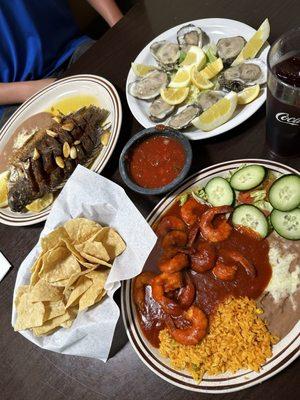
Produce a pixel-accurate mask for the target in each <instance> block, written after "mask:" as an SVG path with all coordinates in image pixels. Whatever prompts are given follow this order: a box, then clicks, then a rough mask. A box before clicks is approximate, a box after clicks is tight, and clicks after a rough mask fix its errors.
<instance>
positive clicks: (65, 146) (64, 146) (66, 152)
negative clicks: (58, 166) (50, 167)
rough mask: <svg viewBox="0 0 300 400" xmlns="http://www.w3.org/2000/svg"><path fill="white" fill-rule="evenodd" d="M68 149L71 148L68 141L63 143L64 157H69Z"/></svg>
mask: <svg viewBox="0 0 300 400" xmlns="http://www.w3.org/2000/svg"><path fill="white" fill-rule="evenodd" d="M70 150H71V148H70V145H69V143H68V142H65V143H64V145H63V155H64V157H65V158H68V157H69V155H70Z"/></svg>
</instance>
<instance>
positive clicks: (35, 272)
mask: <svg viewBox="0 0 300 400" xmlns="http://www.w3.org/2000/svg"><path fill="white" fill-rule="evenodd" d="M42 265H43V256H39V257H38V258H37V259H36V261H35V263H34V264H33V266H32V267H31V277H30V286H34V285H35V284H36V283H37V282H38V281H39V279H40V277H39V272H40V270H41V268H42Z"/></svg>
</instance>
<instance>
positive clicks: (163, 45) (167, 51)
mask: <svg viewBox="0 0 300 400" xmlns="http://www.w3.org/2000/svg"><path fill="white" fill-rule="evenodd" d="M150 52H151V54H152V56H153V57H154V58H155V60H156V61H157V63H158V64H159V65H160V66H161V68H162V69H164V70H166V71H170V70H172V69H174V67H175V65H176V63H177V62H178V60H179V57H180V49H179V46H178V44H177V43H171V42H168V41H167V40H161V41H160V42H155V43H152V45H151V46H150Z"/></svg>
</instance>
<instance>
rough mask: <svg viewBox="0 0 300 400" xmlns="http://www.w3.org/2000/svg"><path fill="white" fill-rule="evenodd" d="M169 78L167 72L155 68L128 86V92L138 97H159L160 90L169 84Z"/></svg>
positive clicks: (147, 98) (144, 98) (143, 98)
mask: <svg viewBox="0 0 300 400" xmlns="http://www.w3.org/2000/svg"><path fill="white" fill-rule="evenodd" d="M168 82H169V78H168V75H167V74H166V72H163V71H159V70H154V71H151V72H149V73H148V74H147V75H145V76H144V77H143V78H142V79H138V80H136V81H134V82H132V83H130V84H129V86H128V92H129V93H130V94H131V95H132V96H134V97H137V98H138V99H142V100H151V99H154V98H155V97H157V96H158V95H159V93H160V90H161V89H163V88H165V87H166V86H167V85H168Z"/></svg>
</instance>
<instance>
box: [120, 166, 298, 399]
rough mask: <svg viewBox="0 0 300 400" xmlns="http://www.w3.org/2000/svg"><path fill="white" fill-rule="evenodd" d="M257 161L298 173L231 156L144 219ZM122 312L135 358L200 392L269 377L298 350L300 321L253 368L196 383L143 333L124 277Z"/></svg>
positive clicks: (177, 383) (225, 389)
mask: <svg viewBox="0 0 300 400" xmlns="http://www.w3.org/2000/svg"><path fill="white" fill-rule="evenodd" d="M245 163H247V164H261V165H264V166H265V167H267V168H270V169H272V170H274V171H278V172H280V173H283V174H287V173H294V174H299V173H298V172H297V171H295V170H294V169H292V168H290V167H288V166H285V165H283V164H279V163H277V162H273V161H266V160H259V159H258V160H256V159H250V160H249V159H247V160H235V161H227V162H224V163H221V164H217V165H214V166H211V167H208V168H205V169H203V170H202V171H200V172H197V173H195V174H194V175H192V176H191V177H190V178H188V179H186V180H185V182H184V183H183V185H182V186H181V187H180V188H179V189H177V190H175V191H173V192H171V193H169V194H168V195H167V196H166V197H165V198H164V199H162V200H161V201H160V203H159V204H158V205H157V206H156V207H155V208H154V209H153V211H152V212H151V213H150V215H149V216H148V219H147V220H148V222H149V224H150V225H153V224H154V223H155V222H156V221H158V219H159V218H161V216H162V215H163V214H164V213H165V212H166V210H167V209H168V208H169V207H170V206H171V205H172V204H173V202H174V199H175V198H176V197H177V196H179V195H180V194H182V193H184V192H185V191H187V190H190V189H192V188H193V187H198V188H199V187H202V186H205V184H206V182H207V181H208V180H209V179H211V178H212V177H214V176H225V175H228V172H229V171H230V170H233V169H235V168H237V167H239V166H240V165H241V164H245ZM121 301H122V304H121V306H122V316H123V321H124V324H125V327H126V332H127V335H128V338H129V340H130V342H131V344H132V346H133V348H134V350H135V351H136V353H137V355H138V356H139V358H140V359H141V360H142V361H143V362H144V364H146V365H147V367H148V368H150V369H151V371H153V372H154V373H155V374H156V375H158V376H159V377H161V378H162V379H164V380H166V381H167V382H169V383H171V384H173V385H175V386H178V387H181V388H183V389H186V390H191V391H195V392H203V393H229V392H235V391H238V390H242V389H246V388H248V387H250V386H254V385H257V384H258V383H261V382H263V381H265V380H266V379H269V378H271V377H272V376H273V375H275V374H277V373H278V372H279V371H281V370H282V369H284V368H285V367H287V366H288V365H289V364H290V363H291V362H292V361H293V360H295V359H296V358H297V357H298V356H299V354H300V321H299V322H298V323H297V324H296V325H295V326H294V328H293V329H292V330H291V331H290V332H289V333H288V335H286V336H285V337H284V338H283V339H282V340H281V341H280V342H279V343H277V344H276V345H275V346H274V347H273V356H272V358H270V359H268V360H267V362H266V363H265V364H264V365H263V366H262V368H261V370H260V371H259V372H258V373H257V372H253V371H246V370H240V371H238V372H237V373H236V374H231V373H226V374H222V375H216V376H207V375H205V376H204V378H203V380H202V381H201V382H200V383H199V384H197V383H196V382H195V381H194V380H193V379H192V378H191V376H190V375H189V374H188V372H187V371H177V370H176V369H174V368H173V367H172V366H171V365H170V363H169V361H168V359H166V358H163V357H162V356H161V355H160V354H159V352H158V350H157V349H156V348H155V347H153V346H152V345H151V344H150V343H149V342H148V340H147V339H146V338H145V336H144V335H143V332H142V331H141V329H140V326H139V323H138V319H137V315H136V310H135V306H134V303H133V299H132V281H131V280H130V281H125V282H123V284H122V292H121Z"/></svg>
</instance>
